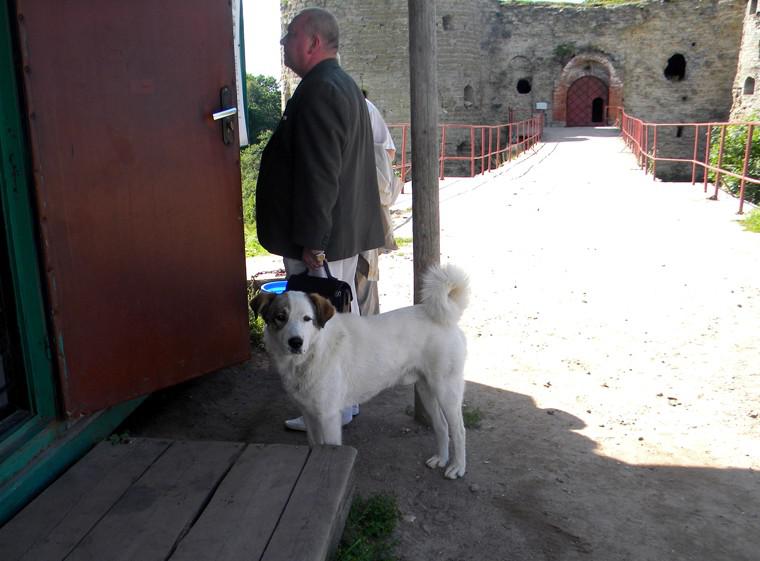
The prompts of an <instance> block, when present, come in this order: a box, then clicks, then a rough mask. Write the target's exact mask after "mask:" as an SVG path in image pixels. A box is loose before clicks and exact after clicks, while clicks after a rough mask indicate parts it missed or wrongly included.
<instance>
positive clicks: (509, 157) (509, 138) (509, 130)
mask: <svg viewBox="0 0 760 561" xmlns="http://www.w3.org/2000/svg"><path fill="white" fill-rule="evenodd" d="M507 161H508V162H511V161H512V121H511V116H510V122H509V124H508V125H507Z"/></svg>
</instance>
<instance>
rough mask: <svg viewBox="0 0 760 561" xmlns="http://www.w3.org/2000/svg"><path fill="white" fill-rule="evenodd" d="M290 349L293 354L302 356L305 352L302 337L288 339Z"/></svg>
mask: <svg viewBox="0 0 760 561" xmlns="http://www.w3.org/2000/svg"><path fill="white" fill-rule="evenodd" d="M288 347H289V348H290V352H291V353H293V354H301V353H302V352H303V339H302V338H301V337H291V338H290V339H288Z"/></svg>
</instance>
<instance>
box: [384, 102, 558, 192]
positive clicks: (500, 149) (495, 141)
mask: <svg viewBox="0 0 760 561" xmlns="http://www.w3.org/2000/svg"><path fill="white" fill-rule="evenodd" d="M388 128H389V129H391V132H394V131H395V134H394V137H395V138H398V137H399V136H400V137H401V142H400V144H401V150H400V152H399V153H398V154H399V155H398V156H397V157H396V163H395V164H394V166H393V168H394V170H397V171H398V172H399V174H400V175H401V181H403V182H406V180H407V178H408V177H409V173H410V171H411V168H412V162H411V159H410V158H409V154H408V152H409V150H408V146H409V128H410V126H409V124H408V123H403V124H395V125H388ZM438 128H439V131H440V132H439V134H440V142H439V146H440V150H439V153H438V164H439V169H440V173H439V178H440V179H445V177H446V163H447V162H462V163H463V164H464V166H465V168H469V177H474V176H475V175H478V174H481V173H485V172H486V171H490V170H492V169H496V168H498V167H499V166H500V165H501V164H502V163H504V162H508V161H510V160H512V159H513V158H515V157H516V156H517V155H518V154H520V153H521V152H525V151H526V150H528V149H529V148H531V147H532V146H534V145H535V144H536V143H538V142H540V141H541V138H542V136H543V130H544V119H543V114H536V115H534V116H533V117H531V118H530V119H526V120H524V121H518V122H515V123H505V124H501V125H459V124H442V125H439V127H438ZM457 131H460V132H461V133H463V134H459V136H458V137H457V138H455V139H454V140H458V139H462V142H461V143H460V144H459V145H460V146H462V147H463V148H464V149H468V153H467V154H466V155H448V154H447V153H446V149H447V145H448V144H449V143H451V142H452V135H455V134H456V132H457ZM398 144H399V143H398V142H397V143H396V148H398ZM462 163H460V164H459V166H460V169H461V166H462V165H463V164H462Z"/></svg>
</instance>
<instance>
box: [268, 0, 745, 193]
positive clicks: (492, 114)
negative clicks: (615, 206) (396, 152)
mask: <svg viewBox="0 0 760 561" xmlns="http://www.w3.org/2000/svg"><path fill="white" fill-rule="evenodd" d="M753 4H754V5H756V2H747V0H642V1H639V2H632V3H630V4H622V5H615V6H608V7H584V6H579V5H573V4H544V3H539V4H531V3H523V2H500V1H498V0H468V1H466V2H462V1H461V0H438V1H437V3H436V20H437V34H436V40H437V65H438V66H437V74H438V92H439V93H438V96H439V97H438V99H437V100H431V103H436V104H437V105H438V107H439V122H440V123H460V124H488V125H493V124H500V123H506V122H508V121H509V119H510V116H511V118H512V120H521V119H525V118H528V117H529V116H530V115H531V114H532V113H533V112H536V104H537V103H543V104H546V108H547V109H546V110H545V111H544V113H545V117H546V123H547V124H548V125H553V126H564V125H565V117H566V111H565V104H566V98H567V91H568V88H569V87H570V86H571V85H572V83H573V82H574V81H575V80H577V79H579V78H581V77H583V76H595V77H597V78H599V79H600V80H602V82H604V83H605V84H606V85H607V86H608V87H609V96H608V99H609V101H608V105H609V115H610V121H612V120H613V119H614V115H615V111H616V110H617V109H616V108H617V106H623V107H625V110H626V112H627V113H628V114H629V115H632V116H635V117H638V118H640V119H643V120H645V121H650V122H667V123H684V122H703V121H722V120H726V119H728V118H729V115H739V114H742V115H743V114H747V113H748V112H751V111H752V110H755V109H756V108H757V105H755V104H757V103H758V102H757V101H755V100H756V99H757V98H758V96H750V95H745V94H741V93H740V90H741V89H742V88H743V87H744V81H745V78H746V77H748V76H750V75H751V76H756V74H757V71H758V64H759V63H758V60H759V58H760V47H759V46H758V45H759V44H760V43H759V41H760V31H759V30H758V27H759V25H760V23H759V22H758V17H757V16H755V14H754V13H752V14H750V11H752V10H753V9H754V8H753ZM307 6H320V7H323V8H326V9H328V10H330V11H331V12H332V13H333V14H334V15H335V16H336V18H337V19H338V23H339V25H340V31H341V46H340V57H341V64H342V65H343V67H344V68H345V69H346V71H347V72H348V73H349V74H351V75H352V76H353V78H354V79H355V80H356V82H357V83H358V84H359V85H360V86H361V87H363V88H365V89H366V90H367V91H368V94H369V97H370V99H372V100H373V102H374V103H375V105H377V106H378V107H379V108H380V110H381V111H382V112H383V114H384V117H385V119H386V122H388V123H389V124H398V123H408V122H409V111H410V110H409V72H410V69H409V59H408V44H409V39H408V12H407V1H406V0H373V1H369V0H354V1H344V0H341V1H337V0H316V1H312V2H306V1H303V0H283V2H282V21H283V23H286V22H289V21H290V20H291V19H292V17H293V16H294V15H295V14H296V13H298V12H299V11H300V10H301V9H303V8H305V7H307ZM745 16H746V17H745ZM740 48H741V56H740ZM674 55H681V56H682V57H683V59H684V60H685V62H686V66H685V73H684V75H683V78H682V79H679V77H678V76H675V77H674V76H671V77H670V78H669V77H666V75H665V69H666V67H668V62H669V60H671V57H674ZM737 69H738V72H737ZM520 80H523V85H525V83H526V82H527V84H528V85H529V86H530V91H529V92H528V93H519V92H518V90H517V83H518V81H520ZM296 83H297V77H296V76H295V75H294V74H292V73H291V72H290V71H286V72H285V73H284V74H283V96H284V99H287V98H288V97H289V95H290V93H291V92H292V90H293V88H294V87H295V85H296ZM758 88H760V83H759V84H758ZM759 95H760V94H759ZM732 105H733V111H732ZM659 133H660V136H659V137H658V153H659V154H660V155H663V156H667V157H688V158H691V155H692V152H693V149H694V133H693V129H692V128H689V127H685V128H679V127H678V126H677V125H674V126H673V127H665V128H661V129H660V131H659ZM452 137H453V138H451V139H449V142H448V144H449V146H448V147H447V153H449V151H451V152H453V151H457V150H458V151H459V152H460V153H462V152H469V147H468V144H469V139H468V138H464V136H463V137H462V138H457V137H456V135H452ZM702 142H703V139H701V140H700V142H699V150H700V151H703V146H704V144H702ZM690 170H691V168H690V166H684V165H679V164H671V165H667V164H663V165H661V166H659V167H658V176H661V177H663V178H665V179H678V178H680V179H683V178H685V177H686V176H687V175H690Z"/></svg>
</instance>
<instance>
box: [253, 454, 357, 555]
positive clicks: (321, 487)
mask: <svg viewBox="0 0 760 561" xmlns="http://www.w3.org/2000/svg"><path fill="white" fill-rule="evenodd" d="M355 458H356V450H355V449H353V448H347V447H341V446H319V447H317V448H314V449H312V451H311V456H310V457H309V462H308V463H307V464H306V466H305V467H304V470H303V473H302V474H301V477H300V478H299V479H298V483H297V484H296V487H295V489H293V495H292V496H291V497H290V501H288V505H287V508H286V509H285V512H284V513H283V515H282V519H281V520H280V524H279V530H280V531H278V532H276V533H275V534H274V535H273V536H272V541H271V542H270V543H269V546H268V547H267V549H266V551H265V552H264V555H263V557H262V558H261V559H262V561H293V560H295V559H298V560H302V561H305V560H310V559H315V560H316V559H327V558H328V556H329V555H330V554H331V553H332V550H333V549H335V546H336V545H337V542H338V540H339V539H340V534H341V533H342V532H343V526H344V524H345V521H346V515H347V514H348V508H349V507H350V503H351V495H352V493H353V465H354V459H355ZM336 530H337V533H336Z"/></svg>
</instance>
